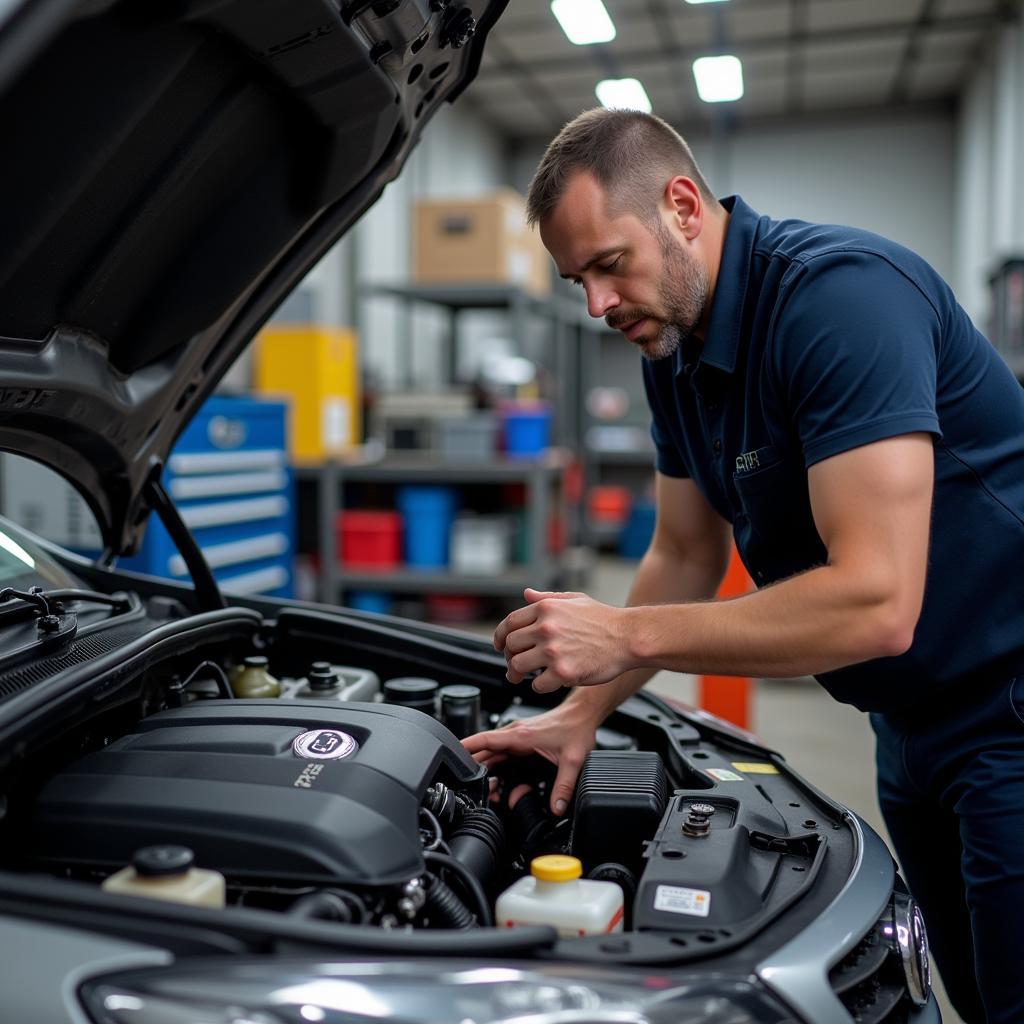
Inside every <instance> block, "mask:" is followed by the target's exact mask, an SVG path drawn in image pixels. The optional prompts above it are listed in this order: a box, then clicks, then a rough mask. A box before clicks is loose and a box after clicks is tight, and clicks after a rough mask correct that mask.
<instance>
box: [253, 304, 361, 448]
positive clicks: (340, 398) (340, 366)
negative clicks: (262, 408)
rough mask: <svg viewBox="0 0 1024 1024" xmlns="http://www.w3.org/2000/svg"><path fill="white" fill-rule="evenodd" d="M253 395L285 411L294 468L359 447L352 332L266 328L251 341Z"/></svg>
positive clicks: (296, 326)
mask: <svg viewBox="0 0 1024 1024" xmlns="http://www.w3.org/2000/svg"><path fill="white" fill-rule="evenodd" d="M255 383H256V390H257V391H259V392H260V393H261V394H264V395H267V396H273V397H275V398H284V399H286V400H287V401H288V402H289V405H290V408H291V423H290V430H289V445H290V448H291V456H292V458H293V459H294V460H295V461H298V462H315V461H318V460H321V459H325V458H330V457H332V456H335V455H342V454H344V453H345V452H347V451H350V450H351V449H352V448H353V447H354V446H355V445H357V444H358V443H359V364H358V349H357V342H356V335H355V332H354V331H352V330H350V329H349V328H347V327H325V326H322V325H319V324H271V325H270V326H268V327H265V328H264V329H263V330H262V331H260V333H259V335H258V336H257V338H256V352H255Z"/></svg>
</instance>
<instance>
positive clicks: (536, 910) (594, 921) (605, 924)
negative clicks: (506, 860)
mask: <svg viewBox="0 0 1024 1024" xmlns="http://www.w3.org/2000/svg"><path fill="white" fill-rule="evenodd" d="M582 874H583V865H582V864H581V863H580V862H579V860H577V859H576V858H575V857H562V856H559V855H557V854H551V855H548V856H545V857H535V858H534V859H533V860H532V861H531V862H530V875H529V876H528V877H526V878H520V879H519V880H518V881H517V882H514V883H513V884H512V885H510V886H509V887H508V888H507V889H506V890H505V891H504V892H503V893H502V894H501V895H500V896H499V897H498V902H497V904H496V905H495V919H496V920H497V923H498V926H499V927H500V928H514V927H516V926H517V925H537V924H546V925H550V926H551V927H552V928H555V929H557V931H558V934H559V935H560V936H562V938H573V939H575V938H578V937H579V936H580V935H602V934H604V933H606V932H621V931H622V889H621V888H620V887H619V886H618V885H617V884H616V883H615V882H601V881H597V880H595V879H592V878H581V877H580V876H581V875H582Z"/></svg>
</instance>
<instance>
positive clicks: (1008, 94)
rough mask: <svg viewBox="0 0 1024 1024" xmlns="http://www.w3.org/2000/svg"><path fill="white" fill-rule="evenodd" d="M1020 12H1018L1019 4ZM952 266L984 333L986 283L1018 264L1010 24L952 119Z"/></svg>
mask: <svg viewBox="0 0 1024 1024" xmlns="http://www.w3.org/2000/svg"><path fill="white" fill-rule="evenodd" d="M1022 6H1024V5H1022ZM956 129H957V137H956V188H957V202H956V207H955V220H954V223H955V234H956V251H955V259H956V267H957V278H958V280H959V281H960V283H961V301H963V302H964V305H965V306H966V307H967V310H968V312H970V313H971V315H972V316H973V317H974V318H975V320H976V322H978V323H979V324H980V325H982V326H984V325H985V323H986V322H987V319H988V315H989V292H988V280H989V277H990V275H991V274H992V273H993V272H994V271H995V270H996V269H997V268H998V267H999V266H1000V265H1001V264H1002V263H1003V262H1004V261H1005V260H1006V259H1007V258H1009V257H1014V256H1015V257H1018V258H1020V257H1024V189H1022V188H1021V182H1022V181H1024V22H1022V20H1021V19H1020V18H1018V20H1017V21H1016V22H1011V23H1008V24H1007V25H1006V26H1004V29H1003V31H1002V32H1000V33H999V35H998V36H997V37H996V38H995V39H993V40H991V42H990V43H989V45H988V46H986V47H985V49H984V51H983V52H982V54H981V55H980V57H979V59H978V60H977V62H976V64H975V70H974V73H973V75H972V76H971V79H970V81H969V83H968V86H967V88H966V89H965V90H964V93H963V96H962V98H961V102H960V107H959V111H958V116H957V123H956Z"/></svg>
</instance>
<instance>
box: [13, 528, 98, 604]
mask: <svg viewBox="0 0 1024 1024" xmlns="http://www.w3.org/2000/svg"><path fill="white" fill-rule="evenodd" d="M79 585H80V583H79V581H78V580H76V579H75V577H74V576H72V575H71V574H70V573H68V572H67V571H65V570H64V569H63V568H61V566H59V565H58V564H57V563H56V562H55V561H54V560H53V559H52V558H51V557H50V556H49V555H48V554H47V553H46V552H45V551H44V550H43V549H42V548H41V547H40V546H39V544H38V542H37V541H36V540H35V539H34V538H33V536H32V534H30V533H26V532H25V531H24V530H22V529H20V528H19V527H17V526H15V525H14V523H12V522H11V521H10V520H9V519H4V518H3V517H2V516H0V587H15V588H16V589H18V590H24V589H26V588H28V587H33V586H38V587H42V588H43V589H44V590H50V589H52V588H55V587H58V588H60V587H77V586H79Z"/></svg>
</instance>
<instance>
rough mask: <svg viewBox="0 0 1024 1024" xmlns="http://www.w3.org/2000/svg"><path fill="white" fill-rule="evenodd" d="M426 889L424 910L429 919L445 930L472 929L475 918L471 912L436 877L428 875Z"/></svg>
mask: <svg viewBox="0 0 1024 1024" xmlns="http://www.w3.org/2000/svg"><path fill="white" fill-rule="evenodd" d="M429 877H430V885H429V886H428V887H427V900H426V909H427V911H428V912H429V913H430V914H431V917H432V918H433V917H436V918H437V921H438V923H439V924H440V925H441V926H442V927H446V928H472V927H473V925H474V923H475V918H474V917H473V914H472V912H471V911H470V909H469V908H468V907H467V906H466V904H465V903H463V902H462V900H460V899H459V897H458V896H456V895H455V893H454V892H453V891H452V890H451V889H449V888H448V886H447V885H445V884H444V882H442V881H441V879H440V878H438V877H437V875H430V876H429Z"/></svg>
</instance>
